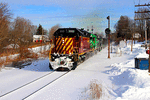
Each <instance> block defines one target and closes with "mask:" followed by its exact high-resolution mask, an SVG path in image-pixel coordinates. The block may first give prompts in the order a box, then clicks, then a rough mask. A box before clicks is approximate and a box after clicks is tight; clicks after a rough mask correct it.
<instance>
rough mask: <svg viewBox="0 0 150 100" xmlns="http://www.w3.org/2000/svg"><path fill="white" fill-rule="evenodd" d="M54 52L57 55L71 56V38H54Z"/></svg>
mask: <svg viewBox="0 0 150 100" xmlns="http://www.w3.org/2000/svg"><path fill="white" fill-rule="evenodd" d="M56 52H57V53H59V54H73V38H61V37H59V38H56Z"/></svg>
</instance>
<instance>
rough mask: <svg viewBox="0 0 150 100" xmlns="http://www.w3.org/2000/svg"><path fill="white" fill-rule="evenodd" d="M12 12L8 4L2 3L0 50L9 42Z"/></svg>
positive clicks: (0, 13)
mask: <svg viewBox="0 0 150 100" xmlns="http://www.w3.org/2000/svg"><path fill="white" fill-rule="evenodd" d="M11 16H12V14H11V13H10V10H9V9H8V5H7V4H5V3H0V50H2V48H3V47H4V46H6V45H7V43H8V32H9V23H10V19H11Z"/></svg>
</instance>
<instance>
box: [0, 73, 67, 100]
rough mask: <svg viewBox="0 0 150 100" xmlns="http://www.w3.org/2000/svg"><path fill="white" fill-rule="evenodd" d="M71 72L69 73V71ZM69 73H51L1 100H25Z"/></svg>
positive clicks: (2, 96)
mask: <svg viewBox="0 0 150 100" xmlns="http://www.w3.org/2000/svg"><path fill="white" fill-rule="evenodd" d="M68 72H69V71H68ZM68 72H56V71H54V72H51V73H48V74H46V75H43V76H42V77H39V78H37V79H35V80H33V81H31V82H29V83H27V84H25V85H23V86H20V87H18V88H16V89H14V90H12V91H10V92H7V93H5V94H3V95H1V96H0V100H9V99H10V98H15V100H25V99H27V98H28V97H30V96H31V95H33V94H35V93H36V92H38V91H40V90H42V89H43V88H45V87H46V86H48V85H50V84H51V83H53V82H55V81H56V80H58V79H60V78H61V77H63V76H64V75H66V74H67V73H68Z"/></svg>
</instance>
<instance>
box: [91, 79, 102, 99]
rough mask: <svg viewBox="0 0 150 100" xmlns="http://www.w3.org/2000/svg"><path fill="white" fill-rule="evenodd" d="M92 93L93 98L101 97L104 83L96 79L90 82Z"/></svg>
mask: <svg viewBox="0 0 150 100" xmlns="http://www.w3.org/2000/svg"><path fill="white" fill-rule="evenodd" d="M90 95H91V97H92V99H96V100H97V99H100V97H101V96H102V85H101V84H98V83H97V82H96V81H93V82H91V83H90Z"/></svg>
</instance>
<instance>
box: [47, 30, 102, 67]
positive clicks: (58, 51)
mask: <svg viewBox="0 0 150 100" xmlns="http://www.w3.org/2000/svg"><path fill="white" fill-rule="evenodd" d="M102 45H103V39H102V38H100V37H98V36H97V35H96V34H91V33H89V32H87V31H85V30H84V29H78V28H59V29H58V30H57V31H56V32H55V33H54V47H53V48H52V49H51V50H50V53H49V68H50V69H52V70H74V69H75V68H76V67H77V65H78V64H79V63H81V62H83V61H84V60H86V59H87V58H89V57H90V56H92V55H93V54H95V53H97V52H98V51H100V50H101V49H102Z"/></svg>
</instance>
